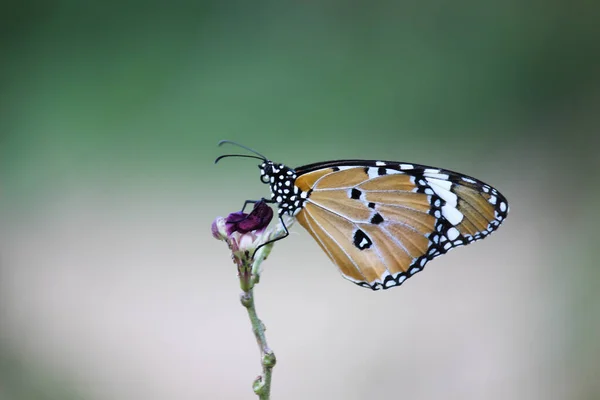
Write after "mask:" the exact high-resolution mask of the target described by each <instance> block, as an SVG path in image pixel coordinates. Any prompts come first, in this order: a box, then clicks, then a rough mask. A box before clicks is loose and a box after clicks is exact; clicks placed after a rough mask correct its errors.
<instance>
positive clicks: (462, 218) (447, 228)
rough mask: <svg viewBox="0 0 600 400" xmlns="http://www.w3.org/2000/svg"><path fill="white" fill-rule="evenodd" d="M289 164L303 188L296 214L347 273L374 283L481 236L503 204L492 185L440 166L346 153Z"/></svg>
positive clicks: (495, 222)
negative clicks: (335, 158) (334, 158)
mask: <svg viewBox="0 0 600 400" xmlns="http://www.w3.org/2000/svg"><path fill="white" fill-rule="evenodd" d="M295 172H296V173H297V175H298V176H297V178H296V180H295V182H294V183H295V185H296V186H297V187H298V189H299V190H300V191H302V192H305V193H306V194H307V195H306V196H307V199H306V203H305V204H304V207H303V208H302V209H301V210H300V211H299V212H298V214H297V216H296V217H297V219H298V222H300V224H301V225H302V226H303V227H304V228H306V229H307V230H308V231H309V232H310V233H311V235H312V236H313V237H314V238H315V240H316V241H317V242H318V243H319V245H320V246H321V247H322V248H323V250H324V251H325V252H326V253H327V254H328V256H329V257H330V258H331V260H332V261H333V262H334V263H335V264H336V265H337V266H338V268H339V269H340V272H341V273H342V275H343V276H344V277H345V278H347V279H349V280H351V281H353V282H355V283H357V284H359V285H361V286H365V287H370V288H371V289H374V290H377V289H380V288H384V289H387V288H389V287H393V286H397V285H400V284H402V283H403V282H404V280H406V279H407V278H408V277H410V276H412V275H413V274H415V273H416V272H419V271H421V270H422V269H423V267H424V266H425V264H426V263H427V262H428V261H429V260H431V259H433V258H435V257H437V256H439V255H441V254H444V253H446V252H447V251H448V250H450V249H452V248H454V247H457V246H461V245H464V244H468V243H470V242H473V241H475V240H478V239H481V238H484V237H485V236H487V235H488V234H489V233H491V232H492V231H494V230H495V229H496V228H497V227H498V226H499V225H500V223H501V222H502V221H503V219H504V218H505V217H506V213H507V211H508V204H507V202H506V199H505V198H504V197H503V196H502V195H501V194H500V193H499V192H498V191H497V190H496V189H494V188H492V187H490V186H488V185H486V184H484V183H483V182H481V181H478V180H476V179H474V178H471V177H468V176H465V175H461V174H458V173H455V172H451V171H447V170H442V169H438V168H431V167H426V166H421V165H414V164H402V163H395V162H387V161H386V162H381V161H360V160H347V161H336V162H328V163H324V164H311V165H308V166H304V167H299V168H297V169H296V170H295Z"/></svg>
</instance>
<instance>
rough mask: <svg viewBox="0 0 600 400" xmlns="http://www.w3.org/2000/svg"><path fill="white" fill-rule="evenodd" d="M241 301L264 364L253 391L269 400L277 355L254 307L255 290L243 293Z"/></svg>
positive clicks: (261, 398) (262, 399)
mask: <svg viewBox="0 0 600 400" xmlns="http://www.w3.org/2000/svg"><path fill="white" fill-rule="evenodd" d="M240 300H241V302H242V305H243V306H244V307H246V309H247V310H248V316H249V317H250V323H251V324H252V331H253V332H254V336H255V337H256V343H258V348H259V350H260V357H261V364H262V370H263V372H262V375H260V376H258V377H257V378H256V379H255V380H254V384H253V385H252V389H253V390H254V393H256V394H257V395H258V398H259V399H260V400H269V398H270V396H271V376H272V374H273V367H274V366H275V362H276V359H275V354H274V353H273V351H272V350H271V349H270V348H269V346H268V345H267V338H266V336H265V329H266V328H265V326H264V325H263V323H262V321H261V320H260V319H259V318H258V315H257V314H256V307H255V306H254V292H253V289H250V290H248V291H245V292H243V293H242V295H241V297H240Z"/></svg>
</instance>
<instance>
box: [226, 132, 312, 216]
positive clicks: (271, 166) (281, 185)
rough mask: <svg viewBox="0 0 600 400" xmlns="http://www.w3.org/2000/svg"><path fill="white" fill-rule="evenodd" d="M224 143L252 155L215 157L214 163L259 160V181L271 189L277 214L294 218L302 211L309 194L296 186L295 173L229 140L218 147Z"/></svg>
mask: <svg viewBox="0 0 600 400" xmlns="http://www.w3.org/2000/svg"><path fill="white" fill-rule="evenodd" d="M226 143H227V144H232V145H235V146H238V147H241V148H243V149H246V150H248V151H250V152H252V153H254V154H224V155H222V156H219V157H217V159H216V160H215V163H218V162H219V161H220V160H222V159H223V158H227V157H245V158H254V159H258V160H261V161H262V163H261V164H259V165H258V168H259V169H260V180H261V181H262V183H266V184H269V186H270V187H271V199H272V200H273V201H275V202H276V203H277V205H278V207H279V214H284V213H285V214H288V215H292V216H294V215H296V214H298V212H300V210H302V207H303V206H304V202H305V201H306V199H307V198H308V195H309V193H307V192H303V191H302V190H300V188H299V187H298V186H296V184H295V183H296V177H297V176H298V174H297V173H296V171H294V170H293V169H292V168H290V167H287V166H285V165H284V164H276V163H274V162H273V161H271V160H269V159H267V158H266V157H265V156H263V155H262V154H260V153H259V152H257V151H256V150H253V149H251V148H249V147H246V146H244V145H241V144H239V143H235V142H232V141H230V140H221V141H220V142H219V146H221V145H223V144H226Z"/></svg>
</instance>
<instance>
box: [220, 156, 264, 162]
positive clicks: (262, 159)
mask: <svg viewBox="0 0 600 400" xmlns="http://www.w3.org/2000/svg"><path fill="white" fill-rule="evenodd" d="M227 157H244V158H256V159H257V160H261V161H265V160H266V159H265V158H261V157H257V156H252V155H250V154H224V155H222V156H219V157H217V159H216V160H215V164H216V163H218V162H219V161H221V159H223V158H227Z"/></svg>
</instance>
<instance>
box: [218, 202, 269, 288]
mask: <svg viewBox="0 0 600 400" xmlns="http://www.w3.org/2000/svg"><path fill="white" fill-rule="evenodd" d="M272 219H273V209H272V208H271V207H269V205H267V203H266V202H265V201H264V200H261V201H259V202H257V203H255V204H254V208H253V210H252V211H251V212H250V214H246V213H243V212H241V211H238V212H234V213H231V214H229V215H228V216H227V217H226V218H223V217H218V218H217V219H215V220H214V221H213V223H212V226H211V232H212V235H213V237H215V239H218V240H223V241H225V242H226V243H227V245H228V246H229V249H230V250H231V254H232V258H233V261H234V263H235V264H237V267H238V276H239V278H240V284H241V286H242V288H243V289H244V290H247V289H249V288H251V287H252V286H253V285H254V283H256V282H257V281H258V275H259V270H258V266H259V265H258V264H260V262H258V263H256V262H255V259H254V255H255V252H256V250H257V249H258V248H259V247H260V246H261V245H262V244H264V243H267V242H268V241H269V240H272V239H273V238H275V237H276V236H277V235H278V233H279V230H278V229H273V230H268V229H267V227H268V226H269V223H270V222H271V220H272ZM265 247H269V246H265ZM266 254H268V250H266V251H264V252H263V256H261V258H263V259H264V258H266Z"/></svg>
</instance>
